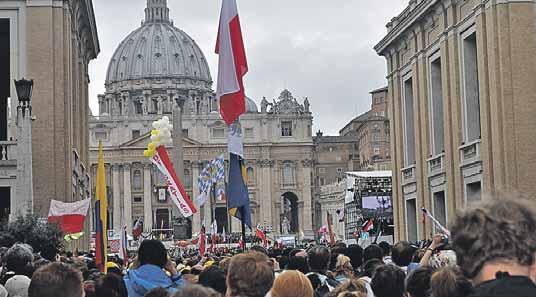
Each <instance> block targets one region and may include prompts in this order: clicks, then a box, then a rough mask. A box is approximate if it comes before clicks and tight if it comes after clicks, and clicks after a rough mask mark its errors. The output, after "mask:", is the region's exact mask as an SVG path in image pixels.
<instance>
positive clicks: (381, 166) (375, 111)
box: [339, 88, 391, 170]
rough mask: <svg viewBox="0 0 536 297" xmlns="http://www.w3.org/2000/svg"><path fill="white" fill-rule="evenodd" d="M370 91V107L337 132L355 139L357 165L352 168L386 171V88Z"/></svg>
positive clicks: (387, 154)
mask: <svg viewBox="0 0 536 297" xmlns="http://www.w3.org/2000/svg"><path fill="white" fill-rule="evenodd" d="M370 94H371V95H372V102H371V109H370V110H369V111H367V112H365V113H364V114H362V115H359V116H357V117H356V118H355V119H353V120H352V121H350V123H348V124H347V125H346V126H345V127H344V128H342V129H341V130H340V131H339V134H340V135H341V136H344V137H351V138H354V139H356V140H357V148H358V151H357V158H359V165H358V166H357V168H356V169H355V170H390V169H391V151H390V150H391V147H390V142H389V138H390V128H389V108H388V98H389V96H388V90H387V88H381V89H378V90H374V91H372V92H371V93H370ZM354 158H356V157H354ZM357 158H356V159H357Z"/></svg>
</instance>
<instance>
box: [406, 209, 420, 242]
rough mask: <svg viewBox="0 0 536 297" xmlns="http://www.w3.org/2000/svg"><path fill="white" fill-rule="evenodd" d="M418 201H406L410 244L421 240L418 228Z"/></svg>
mask: <svg viewBox="0 0 536 297" xmlns="http://www.w3.org/2000/svg"><path fill="white" fill-rule="evenodd" d="M417 223H418V222H417V200H416V199H408V200H406V228H407V229H406V231H407V239H408V241H409V242H417V241H418V240H419V235H418V232H419V230H418V228H417Z"/></svg>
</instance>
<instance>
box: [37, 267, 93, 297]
mask: <svg viewBox="0 0 536 297" xmlns="http://www.w3.org/2000/svg"><path fill="white" fill-rule="evenodd" d="M83 294H84V287H83V285H82V273H80V271H77V270H76V269H73V268H71V267H70V266H69V265H67V264H63V263H52V264H49V265H46V266H43V267H41V268H39V269H38V270H37V271H36V272H35V273H34V275H33V277H32V281H31V282H30V287H29V288H28V297H58V296H62V297H81V296H82V295H83Z"/></svg>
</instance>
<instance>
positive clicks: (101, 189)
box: [95, 141, 108, 272]
mask: <svg viewBox="0 0 536 297" xmlns="http://www.w3.org/2000/svg"><path fill="white" fill-rule="evenodd" d="M107 210H108V199H107V197H106V172H105V170H104V157H103V153H102V141H101V142H99V162H98V165H97V181H96V188H95V214H96V215H95V217H96V222H95V258H96V259H95V263H96V264H97V267H98V268H99V270H100V271H103V272H106V262H108V259H107V258H108V257H107V254H108V228H107V226H108V220H107V219H108V212H107Z"/></svg>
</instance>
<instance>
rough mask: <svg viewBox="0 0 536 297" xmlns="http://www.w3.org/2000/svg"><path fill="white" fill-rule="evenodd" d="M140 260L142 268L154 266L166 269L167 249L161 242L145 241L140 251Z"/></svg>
mask: <svg viewBox="0 0 536 297" xmlns="http://www.w3.org/2000/svg"><path fill="white" fill-rule="evenodd" d="M138 260H139V261H140V266H141V265H145V264H152V265H156V266H158V267H160V268H164V266H166V264H167V261H168V259H167V251H166V247H165V246H164V244H163V243H162V242H160V241H159V240H153V239H151V240H144V241H143V242H142V243H141V245H140V248H139V249H138Z"/></svg>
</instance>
